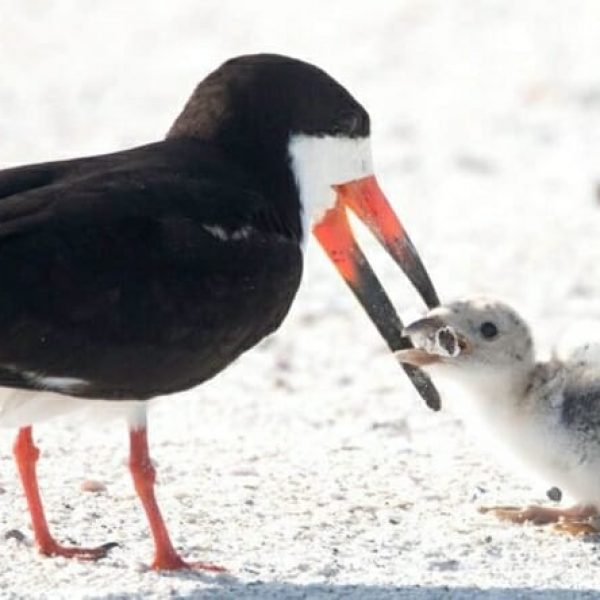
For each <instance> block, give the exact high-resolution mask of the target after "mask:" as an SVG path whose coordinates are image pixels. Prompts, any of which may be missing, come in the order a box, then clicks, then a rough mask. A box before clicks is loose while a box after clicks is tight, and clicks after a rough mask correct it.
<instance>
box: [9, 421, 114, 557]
mask: <svg viewBox="0 0 600 600" xmlns="http://www.w3.org/2000/svg"><path fill="white" fill-rule="evenodd" d="M13 454H14V456H15V461H16V463H17V468H18V470H19V475H20V477H21V483H22V484H23V490H24V491H25V497H26V498H27V505H28V507H29V513H30V514H31V524H32V526H33V533H34V536H35V541H36V544H37V546H38V548H39V550H40V552H41V553H42V554H45V555H46V556H65V557H67V558H79V559H82V560H95V559H97V558H102V557H104V556H106V554H107V552H108V551H109V550H110V549H111V548H113V547H114V546H116V545H117V544H114V543H110V544H104V545H103V546H99V547H98V548H75V547H73V548H69V547H65V546H61V545H60V544H58V543H57V542H56V541H55V540H54V538H53V537H52V535H51V533H50V530H49V529H48V523H47V522H46V517H45V515H44V507H43V506H42V499H41V497H40V491H39V489H38V484H37V476H36V472H35V464H36V462H37V459H38V457H39V454H40V451H39V450H38V449H37V448H36V447H35V444H34V443H33V439H32V437H31V427H23V428H21V429H20V430H19V433H18V435H17V439H16V440H15V444H14V446H13Z"/></svg>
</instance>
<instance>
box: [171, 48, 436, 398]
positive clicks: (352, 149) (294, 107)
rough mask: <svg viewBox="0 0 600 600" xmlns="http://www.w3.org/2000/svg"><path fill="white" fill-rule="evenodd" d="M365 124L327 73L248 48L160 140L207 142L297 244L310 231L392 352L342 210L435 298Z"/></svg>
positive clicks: (395, 330) (377, 291) (384, 308)
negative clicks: (381, 179)
mask: <svg viewBox="0 0 600 600" xmlns="http://www.w3.org/2000/svg"><path fill="white" fill-rule="evenodd" d="M370 130H371V126H370V119H369V114H368V113H367V111H366V110H365V109H364V108H363V107H362V106H361V105H360V104H359V103H358V102H357V101H356V100H355V99H354V98H353V97H352V95H351V94H350V93H349V92H348V91H347V90H346V89H345V88H344V87H343V86H341V85H340V84H339V83H337V82H336V81H335V80H334V79H333V78H331V77H330V76H329V75H327V73H325V72H324V71H322V70H321V69H319V68H317V67H315V66H313V65H311V64H308V63H305V62H302V61H300V60H296V59H292V58H288V57H285V56H279V55H272V54H257V55H249V56H241V57H237V58H234V59H231V60H229V61H227V62H226V63H224V64H223V65H222V66H221V67H219V68H218V69H217V70H216V71H214V72H213V73H211V74H210V75H209V76H208V77H207V78H206V79H204V80H203V81H202V82H201V83H200V84H199V85H198V87H197V88H196V90H195V91H194V93H193V94H192V97H191V98H190V100H189V101H188V104H187V105H186V107H185V108H184V110H183V112H182V113H181V115H180V116H179V117H178V119H177V120H176V121H175V123H174V125H173V127H172V128H171V131H170V132H169V137H175V138H185V137H192V138H196V139H202V140H208V141H210V142H211V143H212V144H214V145H217V146H218V147H219V148H221V149H222V150H223V152H224V153H225V154H226V155H227V156H229V157H230V158H231V159H232V160H234V161H235V162H237V163H239V164H241V165H242V166H243V167H244V168H245V170H246V172H249V173H251V174H252V176H253V177H255V178H256V180H257V181H258V182H259V185H260V186H261V188H262V189H263V190H264V192H265V197H267V198H268V199H269V201H270V202H271V203H272V206H273V210H274V211H276V213H277V220H278V222H280V223H281V222H282V223H284V225H285V228H286V230H287V231H290V232H291V234H292V235H293V236H294V237H296V238H297V239H298V240H299V241H300V240H305V239H306V238H307V235H308V233H309V232H312V233H313V234H314V235H315V237H316V238H317V239H318V241H319V242H320V244H321V245H322V247H323V248H324V249H325V252H326V253H327V254H328V256H329V258H330V259H331V260H332V261H333V263H334V264H335V266H336V268H337V269H338V271H339V272H340V274H341V275H342V276H343V277H344V279H345V280H346V282H347V283H348V284H349V285H350V287H351V288H352V290H353V292H354V293H355V294H356V296H357V297H358V299H359V300H360V302H361V303H362V305H363V307H364V308H365V309H366V311H367V313H368V314H369V316H370V317H371V319H372V320H373V321H374V323H375V325H376V327H377V328H378V329H379V331H380V333H382V335H383V336H384V337H385V339H386V341H387V343H388V345H389V346H390V347H392V349H396V348H399V347H402V344H401V341H402V338H401V323H400V321H399V319H398V318H397V315H395V313H394V311H393V308H392V306H391V304H390V302H389V300H388V299H387V297H385V294H384V293H383V289H382V288H381V286H380V284H379V282H378V281H377V278H376V277H375V275H374V273H373V271H372V270H371V268H370V266H369V263H368V262H367V260H366V258H365V257H364V255H363V254H362V252H361V250H360V248H359V247H358V245H357V244H356V242H355V240H354V236H353V234H352V231H351V229H350V226H349V223H348V217H347V213H346V210H347V209H350V210H351V211H353V212H354V213H355V214H356V215H357V216H358V217H359V218H360V219H361V220H362V221H363V222H364V223H365V224H366V225H367V226H368V227H369V229H370V230H371V231H372V232H373V234H374V235H375V236H376V237H377V239H378V240H379V241H380V242H381V244H382V245H383V246H384V247H385V249H386V250H387V251H388V252H389V254H390V255H391V256H392V257H393V259H394V260H395V261H396V262H397V263H398V265H399V266H400V267H401V268H402V269H403V270H404V272H405V274H406V275H407V276H408V278H409V279H410V281H411V282H412V283H413V285H414V286H415V288H416V289H417V291H418V292H419V294H420V295H421V296H422V298H423V300H424V301H425V303H426V304H427V306H428V307H430V308H431V307H433V306H436V305H437V304H438V303H439V302H438V298H437V295H436V292H435V289H434V287H433V285H432V283H431V281H430V279H429V276H428V274H427V272H426V270H425V268H424V266H423V264H422V262H421V260H420V258H419V255H418V254H417V251H416V249H415V247H414V246H413V244H412V243H411V241H410V239H409V237H408V235H407V234H406V231H405V230H404V228H403V226H402V225H401V223H400V221H399V220H398V218H397V216H396V214H395V213H394V211H393V210H392V208H391V207H390V205H389V203H388V201H387V200H386V198H385V196H384V194H383V192H382V191H381V189H380V187H379V185H378V183H377V180H376V178H375V175H374V171H373V162H372V158H371V143H370ZM406 369H407V371H411V372H412V373H413V374H414V373H416V371H415V369H414V368H412V367H407V368H406ZM433 404H435V401H434V402H433Z"/></svg>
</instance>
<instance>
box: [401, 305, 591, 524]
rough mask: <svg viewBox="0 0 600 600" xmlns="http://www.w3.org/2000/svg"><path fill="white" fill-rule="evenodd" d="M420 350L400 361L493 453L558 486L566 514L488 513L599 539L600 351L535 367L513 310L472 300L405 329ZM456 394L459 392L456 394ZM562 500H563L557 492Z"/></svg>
mask: <svg viewBox="0 0 600 600" xmlns="http://www.w3.org/2000/svg"><path fill="white" fill-rule="evenodd" d="M405 333H406V335H408V336H410V338H411V339H412V341H413V343H414V344H415V347H414V348H409V349H404V350H400V351H399V352H397V353H396V354H397V356H398V358H399V359H400V360H401V361H403V362H405V363H409V364H412V365H415V366H421V367H423V368H424V369H426V370H427V371H428V372H429V373H430V374H431V375H432V376H433V378H434V381H435V383H436V384H439V386H440V387H439V389H440V390H441V391H442V394H443V395H444V403H445V405H448V406H449V407H450V408H452V409H454V410H455V411H456V413H457V414H458V415H460V416H461V417H462V419H463V420H464V421H465V423H466V424H467V426H469V427H471V428H472V429H473V430H474V433H476V434H477V435H478V436H479V437H480V438H481V440H482V441H483V442H484V443H485V444H486V445H491V446H492V450H493V451H494V452H493V453H494V454H495V455H500V456H504V457H506V458H507V459H509V460H508V461H507V462H508V464H509V465H511V466H514V465H515V464H520V465H521V466H523V467H525V469H526V470H528V471H529V472H530V473H531V474H532V475H534V476H535V477H537V478H541V479H543V480H545V482H546V483H552V484H556V486H557V488H556V489H559V490H561V491H564V492H566V493H567V494H568V495H569V496H570V497H571V498H573V499H574V500H575V501H576V505H575V506H573V507H569V508H555V507H546V506H537V505H534V506H529V507H526V508H520V507H484V508H482V509H481V512H493V513H495V514H496V515H497V516H498V517H500V518H502V519H505V520H510V521H512V522H515V523H524V522H527V521H531V522H534V523H535V524H546V523H558V527H559V529H561V530H563V531H567V532H570V533H588V532H597V531H598V529H596V527H595V526H594V524H593V523H590V519H592V518H593V517H596V516H597V515H598V510H599V509H600V483H599V481H598V471H599V469H600V346H598V345H591V344H590V345H586V346H583V347H581V348H577V349H576V350H575V351H573V352H572V354H570V355H569V356H568V357H567V358H566V359H564V360H559V359H558V358H553V359H552V360H550V361H548V362H536V360H535V351H534V344H533V339H532V335H531V332H530V329H529V327H528V325H527V323H526V322H525V321H524V319H523V318H522V317H521V316H520V315H519V314H517V312H516V311H515V310H513V309H512V308H511V307H509V306H507V305H506V304H504V303H502V302H499V301H497V300H494V299H490V298H484V297H473V298H467V299H464V300H460V301H457V302H454V303H451V304H448V305H444V306H440V307H438V308H436V309H434V310H432V311H430V312H429V314H428V315H427V316H426V317H425V318H424V319H421V320H419V321H416V322H415V323H413V324H411V325H410V326H409V327H407V328H406V329H405ZM456 386H459V389H457V388H456ZM558 495H559V497H560V496H561V495H562V494H561V493H560V492H559V494H558Z"/></svg>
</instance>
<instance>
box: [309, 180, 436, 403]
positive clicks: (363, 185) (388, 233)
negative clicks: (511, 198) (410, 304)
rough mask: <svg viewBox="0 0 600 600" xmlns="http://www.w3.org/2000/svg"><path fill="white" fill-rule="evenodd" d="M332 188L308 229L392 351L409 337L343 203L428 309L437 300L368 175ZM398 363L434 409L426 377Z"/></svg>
mask: <svg viewBox="0 0 600 600" xmlns="http://www.w3.org/2000/svg"><path fill="white" fill-rule="evenodd" d="M336 192H337V202H336V205H335V206H334V207H333V208H331V209H330V210H329V211H327V213H326V214H325V216H324V217H323V218H322V219H321V220H320V221H319V222H318V223H317V224H316V225H315V226H314V228H313V233H314V234H315V237H316V238H317V239H318V240H319V242H320V244H321V246H323V248H324V250H325V252H326V253H327V254H328V256H329V258H330V259H331V260H332V261H333V263H334V264H335V266H336V268H337V270H338V271H339V273H340V274H341V275H342V277H343V278H344V280H345V281H346V283H347V284H348V285H349V286H350V289H351V290H352V292H353V293H354V295H355V296H356V297H357V298H358V300H359V302H360V303H361V304H362V306H363V308H364V309H365V310H366V312H367V314H368V315H369V317H370V318H371V320H372V321H373V323H374V324H375V327H377V329H378V331H379V333H380V334H381V335H382V337H383V338H384V339H385V341H386V342H387V345H388V346H389V348H390V349H391V350H392V351H393V352H395V351H397V350H402V349H404V348H410V347H411V343H410V340H409V339H408V338H406V337H403V336H402V330H403V324H402V321H401V320H400V317H399V316H398V314H397V313H396V311H395V309H394V307H393V305H392V303H391V301H390V299H389V298H388V296H387V294H386V293H385V290H384V289H383V286H382V285H381V283H380V281H379V279H378V278H377V276H376V275H375V273H374V272H373V269H372V268H371V266H370V265H369V263H368V261H367V259H366V257H365V255H364V254H363V252H362V251H361V249H360V248H359V247H358V244H357V243H356V241H355V240H354V236H353V234H352V230H351V229H350V223H349V222H348V216H347V214H346V207H348V208H350V209H351V210H352V211H353V212H354V213H356V215H357V216H358V217H359V218H360V219H361V220H362V221H363V222H364V223H365V224H366V225H367V226H368V227H369V229H370V230H371V231H372V232H373V234H374V235H375V236H376V237H377V239H378V240H379V241H380V242H381V244H382V245H383V246H384V248H385V249H386V250H387V251H388V252H389V254H390V255H391V256H392V258H394V260H395V261H396V262H397V263H398V265H399V266H400V267H401V268H402V270H403V271H404V272H405V274H406V275H407V277H408V278H409V280H410V281H411V282H412V284H413V285H414V286H415V288H416V289H417V291H418V292H419V294H420V295H421V297H422V298H423V300H424V301H425V304H427V306H428V308H434V307H435V306H438V305H439V300H438V297H437V293H436V291H435V288H434V287H433V284H432V283H431V280H430V279H429V275H428V274H427V271H426V270H425V267H424V266H423V263H422V262H421V259H420V258H419V255H418V253H417V251H416V249H415V247H414V246H413V244H412V242H411V241H410V239H409V237H408V235H407V234H406V232H405V231H404V228H403V227H402V225H401V223H400V221H399V220H398V218H397V217H396V214H395V213H394V211H393V210H392V208H391V207H390V205H389V203H388V201H387V200H386V198H385V196H384V195H383V192H382V191H381V189H380V188H379V186H378V184H377V180H376V179H375V177H374V176H369V177H365V178H364V179H359V180H356V181H352V182H349V183H344V184H343V185H339V186H336ZM402 367H403V368H404V370H405V372H406V374H407V375H408V377H409V378H410V380H411V381H412V383H413V385H414V386H415V387H416V389H417V391H418V392H419V394H421V396H422V398H423V399H424V400H425V402H426V403H427V406H429V407H430V408H431V409H433V410H439V409H440V397H439V394H438V392H437V390H436V389H435V386H434V385H433V383H432V382H431V380H430V379H429V377H428V376H427V375H426V374H425V373H424V372H423V371H421V370H420V369H419V368H417V367H415V366H413V365H408V364H404V365H402Z"/></svg>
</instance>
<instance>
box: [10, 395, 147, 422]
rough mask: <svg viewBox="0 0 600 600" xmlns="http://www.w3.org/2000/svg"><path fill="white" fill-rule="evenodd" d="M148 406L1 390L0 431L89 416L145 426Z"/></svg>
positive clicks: (119, 401) (92, 420)
mask: <svg viewBox="0 0 600 600" xmlns="http://www.w3.org/2000/svg"><path fill="white" fill-rule="evenodd" d="M146 404H147V402H138V401H134V400H89V399H85V398H75V397H73V396H65V395H63V394H56V393H53V392H43V391H30V390H15V389H12V388H0V427H24V426H26V425H35V424H37V423H41V422H44V421H47V420H49V419H52V418H54V417H59V416H62V415H66V414H69V413H87V414H86V415H85V416H86V417H87V418H88V419H89V420H90V421H91V422H95V421H98V420H104V419H111V418H115V417H117V418H118V417H120V418H124V419H126V420H127V421H128V422H129V423H130V424H131V425H135V424H140V425H141V424H143V423H144V419H145V412H146Z"/></svg>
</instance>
